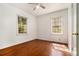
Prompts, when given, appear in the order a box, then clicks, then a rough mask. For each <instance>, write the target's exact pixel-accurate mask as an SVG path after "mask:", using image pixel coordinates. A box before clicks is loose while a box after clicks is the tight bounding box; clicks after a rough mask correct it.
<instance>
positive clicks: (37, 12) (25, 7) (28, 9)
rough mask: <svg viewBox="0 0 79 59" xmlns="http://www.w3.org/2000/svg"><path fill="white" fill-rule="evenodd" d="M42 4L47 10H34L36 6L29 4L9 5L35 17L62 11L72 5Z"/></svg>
mask: <svg viewBox="0 0 79 59" xmlns="http://www.w3.org/2000/svg"><path fill="white" fill-rule="evenodd" d="M42 4H43V5H44V6H45V7H46V8H45V9H42V8H39V9H36V10H33V8H34V7H35V5H33V4H28V3H10V4H9V5H11V6H14V7H17V8H20V9H22V10H24V11H25V12H28V13H30V14H32V15H35V16H39V15H43V14H47V13H51V12H54V11H57V10H61V9H64V8H67V7H68V6H69V5H70V4H69V3H42Z"/></svg>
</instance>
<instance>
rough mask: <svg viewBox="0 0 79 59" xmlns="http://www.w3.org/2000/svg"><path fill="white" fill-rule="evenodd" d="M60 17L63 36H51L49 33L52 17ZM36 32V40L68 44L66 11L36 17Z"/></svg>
mask: <svg viewBox="0 0 79 59" xmlns="http://www.w3.org/2000/svg"><path fill="white" fill-rule="evenodd" d="M56 16H62V19H63V21H62V23H63V34H53V33H52V32H51V24H52V23H51V20H52V17H56ZM37 25H38V27H37V32H38V36H37V37H38V39H42V40H48V41H55V42H62V43H68V10H67V9H63V10H60V11H55V12H52V13H49V14H44V15H40V16H38V17H37Z"/></svg>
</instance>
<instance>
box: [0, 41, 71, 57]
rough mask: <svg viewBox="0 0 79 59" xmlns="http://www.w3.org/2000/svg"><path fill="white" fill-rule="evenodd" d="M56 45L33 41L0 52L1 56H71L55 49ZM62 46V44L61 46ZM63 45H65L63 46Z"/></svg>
mask: <svg viewBox="0 0 79 59" xmlns="http://www.w3.org/2000/svg"><path fill="white" fill-rule="evenodd" d="M53 44H54V43H50V42H47V41H43V40H32V41H30V42H25V43H22V44H19V45H15V46H12V47H8V48H5V49H2V50H0V56H70V55H71V54H70V53H69V52H67V51H63V50H59V49H55V48H54V45H53ZM59 45H60V44H59ZM62 45H63V44H62Z"/></svg>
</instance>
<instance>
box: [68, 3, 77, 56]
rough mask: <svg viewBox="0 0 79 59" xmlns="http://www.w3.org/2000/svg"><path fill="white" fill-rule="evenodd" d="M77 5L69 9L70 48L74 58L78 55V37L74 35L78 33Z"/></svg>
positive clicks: (73, 4)
mask: <svg viewBox="0 0 79 59" xmlns="http://www.w3.org/2000/svg"><path fill="white" fill-rule="evenodd" d="M76 21H77V4H76V3H72V4H70V6H69V7H68V47H69V51H70V52H71V54H72V55H73V56H74V55H76V54H77V52H76V49H77V47H76V39H77V37H76V35H73V34H72V33H77V30H76V29H77V28H76V27H77V25H76V24H77V23H76Z"/></svg>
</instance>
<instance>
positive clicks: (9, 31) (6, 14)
mask: <svg viewBox="0 0 79 59" xmlns="http://www.w3.org/2000/svg"><path fill="white" fill-rule="evenodd" d="M18 15H20V16H24V17H27V33H26V34H23V35H22V34H18V32H17V29H18V23H17V22H18V18H17V17H18ZM36 34H37V33H36V18H35V16H33V15H31V14H29V13H28V12H24V11H23V10H21V9H18V8H15V7H12V6H10V5H8V4H0V49H2V48H5V47H9V46H12V45H15V44H19V43H23V42H27V41H30V40H33V39H36Z"/></svg>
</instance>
